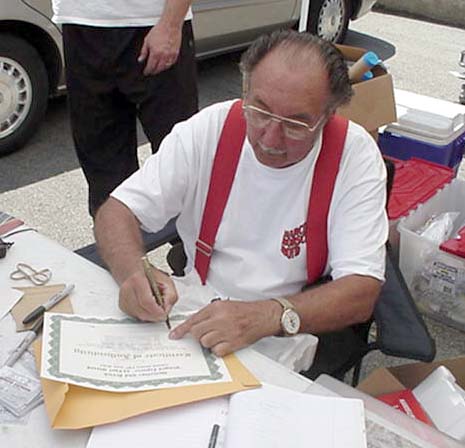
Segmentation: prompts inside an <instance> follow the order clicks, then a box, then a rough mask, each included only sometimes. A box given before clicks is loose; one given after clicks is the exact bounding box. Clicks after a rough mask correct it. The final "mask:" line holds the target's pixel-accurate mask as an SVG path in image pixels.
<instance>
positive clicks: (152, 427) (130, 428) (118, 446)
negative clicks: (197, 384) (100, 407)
mask: <svg viewBox="0 0 465 448" xmlns="http://www.w3.org/2000/svg"><path fill="white" fill-rule="evenodd" d="M227 408H228V397H219V398H212V399H210V400H205V401H200V402H197V403H191V404H186V405H182V406H177V407H174V408H168V409H162V410H160V411H155V412H150V413H148V414H144V415H140V416H137V417H133V418H130V419H128V420H124V421H122V422H118V423H113V424H110V425H103V426H98V427H96V428H94V429H93V430H92V434H91V436H90V438H89V442H88V444H87V448H107V447H112V448H128V447H132V446H136V447H137V448H153V447H169V448H207V447H208V442H209V438H210V433H211V429H212V426H213V424H214V423H216V422H222V420H223V415H224V413H226V412H227ZM219 447H220V443H217V445H216V448H219ZM281 448H282V447H281Z"/></svg>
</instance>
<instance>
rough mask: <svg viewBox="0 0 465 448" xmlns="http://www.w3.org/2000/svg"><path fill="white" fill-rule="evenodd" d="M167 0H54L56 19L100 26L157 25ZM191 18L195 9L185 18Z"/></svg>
mask: <svg viewBox="0 0 465 448" xmlns="http://www.w3.org/2000/svg"><path fill="white" fill-rule="evenodd" d="M165 2H166V0H52V6H53V13H54V14H53V18H52V20H53V21H54V22H55V23H59V24H64V23H70V24H76V25H89V26H101V27H130V26H153V25H155V24H156V23H157V22H158V21H159V19H160V17H161V15H162V13H163V10H164V8H165ZM190 19H192V10H191V8H189V11H188V13H187V15H186V18H185V20H190Z"/></svg>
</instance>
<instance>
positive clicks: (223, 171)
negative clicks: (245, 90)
mask: <svg viewBox="0 0 465 448" xmlns="http://www.w3.org/2000/svg"><path fill="white" fill-rule="evenodd" d="M244 139H245V119H244V116H243V114H242V101H236V102H235V103H234V104H233V105H232V107H231V109H230V111H229V113H228V116H227V117H226V121H225V123H224V125H223V130H222V132H221V137H220V141H219V142H218V147H217V149H216V154H215V159H214V161H213V168H212V172H211V176H210V185H209V187H208V194H207V200H206V202H205V208H204V210H203V216H202V224H201V227H200V234H199V238H198V239H197V242H196V243H195V246H196V251H195V263H194V264H195V268H196V269H197V272H198V273H199V275H200V279H201V280H202V284H203V285H205V281H206V279H207V274H208V268H209V266H210V259H211V256H212V252H213V245H214V244H215V238H216V234H217V232H218V227H219V226H220V222H221V218H222V217H223V212H224V209H225V208H226V202H227V201H228V197H229V192H230V191H231V186H232V183H233V180H234V176H235V174H236V170H237V164H238V163H239V157H240V155H241V151H242V145H243V143H244Z"/></svg>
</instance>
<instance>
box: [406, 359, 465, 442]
mask: <svg viewBox="0 0 465 448" xmlns="http://www.w3.org/2000/svg"><path fill="white" fill-rule="evenodd" d="M412 392H413V395H415V398H416V399H417V400H418V401H419V403H420V404H421V405H422V407H423V409H424V410H425V411H426V412H427V414H428V416H429V417H430V418H431V420H432V422H433V423H434V425H435V426H436V427H437V428H438V429H439V430H441V431H443V432H445V433H446V434H448V435H450V436H451V437H454V438H455V439H458V440H462V441H465V391H464V390H463V389H462V388H461V387H460V386H459V385H458V384H457V383H456V380H455V377H454V375H452V373H451V372H450V370H449V369H448V368H447V367H444V366H440V367H438V368H437V369H435V370H434V371H433V372H432V373H431V374H430V375H428V376H427V377H426V378H425V379H424V380H423V381H422V382H421V383H420V384H419V385H418V386H417V387H415V388H414V389H413V391H412Z"/></svg>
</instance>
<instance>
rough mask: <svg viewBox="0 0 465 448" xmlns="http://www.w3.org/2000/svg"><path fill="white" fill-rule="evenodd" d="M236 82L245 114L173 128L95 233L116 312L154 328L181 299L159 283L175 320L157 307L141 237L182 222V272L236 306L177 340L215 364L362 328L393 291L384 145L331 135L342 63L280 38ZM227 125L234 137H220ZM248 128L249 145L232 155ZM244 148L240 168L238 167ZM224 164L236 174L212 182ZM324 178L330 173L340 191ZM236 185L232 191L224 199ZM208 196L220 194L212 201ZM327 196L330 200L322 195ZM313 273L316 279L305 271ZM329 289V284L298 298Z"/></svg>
mask: <svg viewBox="0 0 465 448" xmlns="http://www.w3.org/2000/svg"><path fill="white" fill-rule="evenodd" d="M241 70H242V72H243V77H244V79H243V82H244V98H243V103H242V104H240V103H239V112H240V113H237V111H236V115H234V114H233V115H234V117H233V118H231V117H229V115H228V114H230V111H231V113H232V110H233V109H234V107H236V108H237V105H238V103H235V102H233V101H227V102H223V103H219V104H215V105H213V106H210V107H207V108H205V109H203V110H202V111H201V112H199V113H198V114H196V115H194V116H193V117H192V118H190V119H189V120H187V121H185V122H182V123H179V124H178V125H176V126H175V127H174V129H173V130H172V132H171V133H170V134H169V135H168V136H167V137H166V138H165V140H164V141H163V143H162V145H161V147H160V151H159V152H158V153H157V154H155V155H153V156H151V157H150V158H149V159H148V160H147V162H146V163H145V165H144V166H143V167H142V168H141V169H140V170H139V171H138V172H136V173H135V174H133V175H132V176H131V177H130V178H129V179H127V180H126V181H125V182H123V183H122V184H121V185H120V186H119V187H118V188H116V190H115V191H114V192H113V193H112V196H111V198H110V199H109V200H108V201H107V202H106V203H105V204H104V206H103V207H102V208H101V209H100V211H99V213H98V214H97V218H96V226H95V233H96V239H97V243H98V246H99V248H100V251H101V254H102V257H103V258H104V260H105V261H106V263H107V264H108V266H109V268H110V269H111V272H112V274H113V276H114V278H115V279H116V281H117V282H118V283H119V285H120V297H119V304H120V308H121V309H122V310H123V311H125V312H126V313H128V314H130V315H132V316H135V317H137V318H139V319H141V320H144V321H159V320H163V319H165V317H166V313H168V312H169V311H170V309H171V307H172V306H173V305H174V304H175V302H176V301H177V292H176V288H175V286H174V283H173V281H172V279H171V278H170V277H169V276H168V275H166V274H165V273H163V272H161V271H159V270H157V269H154V273H155V276H156V279H157V282H159V284H160V286H161V289H162V292H163V295H164V299H165V308H166V309H162V308H161V307H159V306H157V304H156V303H155V301H154V299H153V296H152V294H151V290H150V287H149V284H148V282H147V280H146V278H145V276H144V270H143V265H142V262H141V257H142V256H143V254H144V251H143V245H142V241H141V237H140V230H139V228H140V226H141V225H142V226H143V227H144V228H146V229H148V230H150V231H153V232H155V231H158V230H159V229H161V228H162V227H163V226H164V225H165V224H166V222H167V221H168V220H169V219H170V218H172V217H174V216H179V217H178V220H177V228H178V232H179V235H180V237H181V239H182V241H183V242H184V247H185V250H186V254H187V259H188V265H187V269H188V270H191V269H197V271H198V272H199V274H200V277H201V278H202V280H203V281H204V282H206V283H207V284H208V285H210V286H211V287H212V288H213V289H214V290H215V291H216V292H217V293H218V294H219V295H221V296H222V297H229V298H230V299H231V300H224V301H215V302H213V303H205V306H204V307H203V308H202V309H200V311H198V312H197V313H195V314H194V315H193V316H192V317H190V318H189V319H187V320H186V321H185V322H184V323H182V324H181V325H179V326H178V327H177V328H173V329H172V330H171V332H170V337H171V338H173V339H177V338H182V337H183V336H184V335H186V334H187V333H190V334H191V335H193V337H195V338H196V339H198V340H199V341H200V343H201V344H202V345H203V346H204V347H207V348H210V349H211V350H212V351H213V352H214V353H215V354H216V355H219V356H223V355H226V354H228V353H231V352H233V351H236V350H238V349H240V348H242V347H245V346H248V345H250V344H253V343H255V342H256V341H259V340H261V339H262V338H265V337H267V336H273V335H275V336H279V335H281V336H290V335H294V334H297V333H304V334H305V333H313V334H315V333H322V332H329V331H335V330H338V329H341V328H343V327H346V326H349V325H352V324H355V323H359V322H363V321H366V320H367V319H368V318H369V317H370V316H371V314H372V312H373V307H374V304H375V301H376V298H377V296H378V294H379V291H380V288H381V284H382V282H383V280H384V260H385V252H384V251H385V248H384V245H385V242H386V239H387V233H388V221H387V217H386V213H385V201H386V193H385V189H386V188H385V183H386V173H385V166H384V163H383V160H382V158H381V155H380V152H379V150H378V148H377V146H376V144H375V142H374V141H373V139H372V138H371V137H370V135H369V134H368V133H367V132H366V131H365V130H364V129H362V128H361V127H360V126H358V125H356V124H354V123H351V122H350V123H348V128H347V133H346V134H345V132H346V131H345V128H344V129H343V130H342V131H341V129H340V128H337V127H334V126H333V122H334V121H336V120H337V119H335V118H334V117H333V115H334V112H335V110H336V109H337V108H338V107H339V106H340V105H342V104H344V103H347V102H348V101H349V100H350V98H351V96H352V89H351V86H350V83H349V79H348V74H347V68H346V65H345V63H344V61H343V58H342V56H341V54H340V53H339V51H338V50H336V49H335V48H334V47H333V46H332V45H331V44H329V43H327V42H324V41H322V40H319V39H318V38H316V37H315V36H312V35H309V34H304V33H296V32H294V31H279V32H275V33H273V34H272V35H270V36H262V37H260V38H259V39H258V40H257V41H256V42H255V43H253V44H252V46H251V47H250V48H249V49H248V51H247V52H246V53H245V54H244V55H243V57H242V61H241ZM227 116H228V117H229V118H228V120H230V119H231V120H232V122H233V123H231V122H229V121H228V125H227V126H225V121H226V117H227ZM244 119H245V121H244ZM338 119H339V121H341V122H344V123H346V125H347V122H346V121H345V120H343V119H341V118H340V117H339V118H338ZM241 122H242V123H243V129H244V133H245V134H246V136H245V139H244V140H243V141H242V140H241V139H240V138H239V144H237V143H234V142H233V141H235V140H236V139H237V136H238V135H239V134H240V133H241V127H240V124H241ZM223 127H225V128H226V127H228V129H229V131H230V132H229V134H226V135H224V134H223V143H222V145H223V149H222V152H220V146H221V145H219V140H220V136H221V135H222V132H223ZM231 129H232V130H231ZM332 134H337V136H336V135H332ZM336 137H342V138H341V139H340V144H339V147H340V150H339V153H340V160H336V161H332V162H329V165H322V166H320V167H317V168H316V165H317V162H318V164H319V163H320V159H321V160H323V159H324V157H326V159H327V160H330V159H331V158H332V157H333V155H335V154H336V153H337V152H338V151H337V147H338V145H337V144H336V143H334V140H337V138H336ZM330 141H333V143H332V144H333V146H330V144H329V142H330ZM236 146H238V148H237V160H236V161H233V162H230V161H229V157H230V154H232V153H234V150H235V147H236ZM217 153H218V154H220V155H219V156H218V157H217V158H216V159H215V155H216V154H217ZM224 157H227V158H228V161H227V162H226V163H223V165H222V166H221V167H215V168H214V169H213V168H212V167H213V164H214V161H215V166H216V164H217V163H218V164H219V165H221V160H223V159H224ZM232 159H234V157H233V158H232ZM322 163H323V162H322ZM236 164H237V166H235V165H236ZM328 167H330V168H331V167H333V168H334V167H335V168H334V179H335V180H334V183H333V185H332V186H331V182H330V181H328V179H330V178H331V173H330V171H331V169H328ZM212 170H213V171H214V175H213V174H212ZM317 171H318V172H317ZM213 178H215V179H216V180H215V179H213ZM228 178H230V179H231V183H232V185H231V187H230V190H229V187H226V192H225V191H222V192H221V191H220V190H221V188H222V187H224V186H225V185H227V183H228V180H227V179H228ZM211 179H212V180H211ZM223 179H224V182H223ZM210 182H211V183H215V182H216V187H215V188H213V190H214V193H212V186H211V183H210ZM326 184H328V185H329V196H327V199H325V197H326V196H325V194H326V193H323V192H322V191H321V190H319V188H320V185H326ZM209 189H210V193H209ZM314 190H316V192H314ZM310 192H312V193H310ZM207 194H208V195H209V196H210V195H212V196H213V197H214V198H215V199H218V198H220V199H222V200H224V203H223V205H218V203H216V206H213V205H211V204H210V205H208V207H209V209H208V212H205V208H206V207H207V205H206V203H207V202H209V201H210V199H211V198H210V197H209V201H207ZM309 198H311V200H310V201H309ZM312 201H313V202H314V204H313V205H312ZM213 202H215V200H213ZM216 202H218V201H216ZM219 202H221V200H220V201H219ZM315 204H316V205H315ZM325 205H326V210H325ZM215 208H216V209H215ZM218 208H220V209H221V210H220V214H219V215H218V216H219V219H218V224H219V226H218V229H217V231H213V237H212V236H211V235H210V240H211V241H210V240H209V241H205V238H204V237H203V236H202V235H201V233H202V232H203V230H202V232H201V228H202V226H204V224H205V223H204V221H205V220H207V221H208V219H209V218H210V217H211V215H213V214H216V213H218ZM308 210H310V211H309V213H308V215H309V218H307V211H308ZM204 212H205V213H204ZM221 213H222V214H221ZM321 218H322V219H321ZM318 219H320V221H321V223H322V225H321V226H320V225H319V224H318V223H319V222H320V221H318ZM202 223H204V224H202ZM209 226H210V228H209V231H210V234H211V223H210V224H208V225H207V226H206V227H209ZM213 227H214V226H213ZM204 230H205V229H204ZM209 231H207V232H206V233H207V234H208V233H209ZM318 241H322V242H323V244H322V245H319V244H318ZM211 246H212V247H211ZM307 255H308V259H307ZM313 260H318V261H317V262H316V266H317V269H314V267H313V268H312V269H308V267H309V266H310V265H313V264H315V263H313ZM318 263H320V265H321V266H320V267H318ZM194 266H195V267H194ZM310 271H312V272H313V274H311V273H310ZM321 275H331V277H332V279H333V281H331V282H328V283H326V284H322V285H320V286H317V287H314V288H309V289H305V290H303V288H304V287H305V286H306V285H308V284H309V282H310V283H311V282H314V281H315V280H317V279H318V277H319V276H321ZM283 299H284V300H283ZM274 339H276V340H278V339H279V340H287V341H291V340H292V339H293V338H274Z"/></svg>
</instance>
